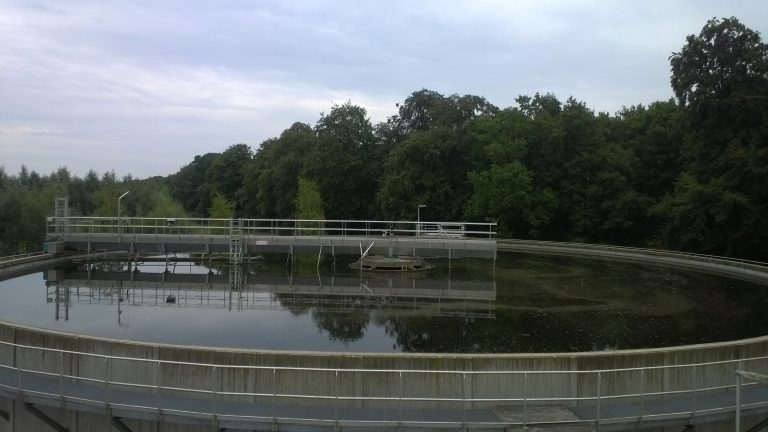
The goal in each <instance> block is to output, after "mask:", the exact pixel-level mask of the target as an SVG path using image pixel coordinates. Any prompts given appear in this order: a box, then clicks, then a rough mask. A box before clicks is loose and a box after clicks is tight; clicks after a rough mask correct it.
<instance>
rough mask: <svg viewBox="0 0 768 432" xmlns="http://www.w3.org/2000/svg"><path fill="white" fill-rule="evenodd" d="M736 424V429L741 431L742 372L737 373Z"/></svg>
mask: <svg viewBox="0 0 768 432" xmlns="http://www.w3.org/2000/svg"><path fill="white" fill-rule="evenodd" d="M734 415H735V417H736V426H735V427H734V430H735V431H736V432H741V374H739V373H737V374H736V413H735V414H734Z"/></svg>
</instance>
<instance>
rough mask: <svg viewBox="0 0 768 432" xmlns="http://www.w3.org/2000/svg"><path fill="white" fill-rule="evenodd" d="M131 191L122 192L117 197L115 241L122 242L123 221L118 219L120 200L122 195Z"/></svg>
mask: <svg viewBox="0 0 768 432" xmlns="http://www.w3.org/2000/svg"><path fill="white" fill-rule="evenodd" d="M129 193H131V191H129V190H128V191H125V193H124V194H122V195H120V196H119V197H118V198H117V242H118V243H122V242H123V228H122V227H123V221H122V219H120V200H122V199H123V197H124V196H126V195H128V194H129Z"/></svg>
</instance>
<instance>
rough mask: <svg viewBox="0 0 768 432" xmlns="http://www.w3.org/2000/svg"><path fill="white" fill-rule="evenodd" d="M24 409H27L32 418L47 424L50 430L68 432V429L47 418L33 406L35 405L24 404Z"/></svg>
mask: <svg viewBox="0 0 768 432" xmlns="http://www.w3.org/2000/svg"><path fill="white" fill-rule="evenodd" d="M24 408H26V409H27V411H29V412H30V413H31V414H32V415H33V416H35V417H37V418H38V419H40V421H41V422H43V423H45V424H47V425H48V426H50V427H51V429H53V430H55V431H56V432H69V429H67V428H65V427H64V426H62V425H60V424H59V423H58V422H57V421H56V420H54V419H52V418H50V417H48V415H47V414H46V413H44V412H42V411H40V410H39V409H37V407H36V406H35V404H31V403H26V402H25V403H24Z"/></svg>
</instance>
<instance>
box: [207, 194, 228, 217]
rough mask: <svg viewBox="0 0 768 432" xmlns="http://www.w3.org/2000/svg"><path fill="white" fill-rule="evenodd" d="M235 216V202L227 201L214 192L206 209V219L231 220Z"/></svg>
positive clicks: (222, 195) (221, 195)
mask: <svg viewBox="0 0 768 432" xmlns="http://www.w3.org/2000/svg"><path fill="white" fill-rule="evenodd" d="M234 215H235V202H234V201H232V200H230V199H227V197H225V196H224V194H222V193H220V192H216V193H214V194H213V199H212V200H211V207H209V208H208V217H210V218H213V219H231V218H232V217H233V216H234Z"/></svg>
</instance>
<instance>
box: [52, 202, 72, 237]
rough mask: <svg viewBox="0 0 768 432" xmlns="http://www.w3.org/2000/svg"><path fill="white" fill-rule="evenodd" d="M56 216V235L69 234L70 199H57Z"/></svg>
mask: <svg viewBox="0 0 768 432" xmlns="http://www.w3.org/2000/svg"><path fill="white" fill-rule="evenodd" d="M54 216H55V217H56V219H55V221H56V234H69V221H68V220H67V218H68V217H69V197H64V198H58V197H57V198H56V202H55V208H54Z"/></svg>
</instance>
